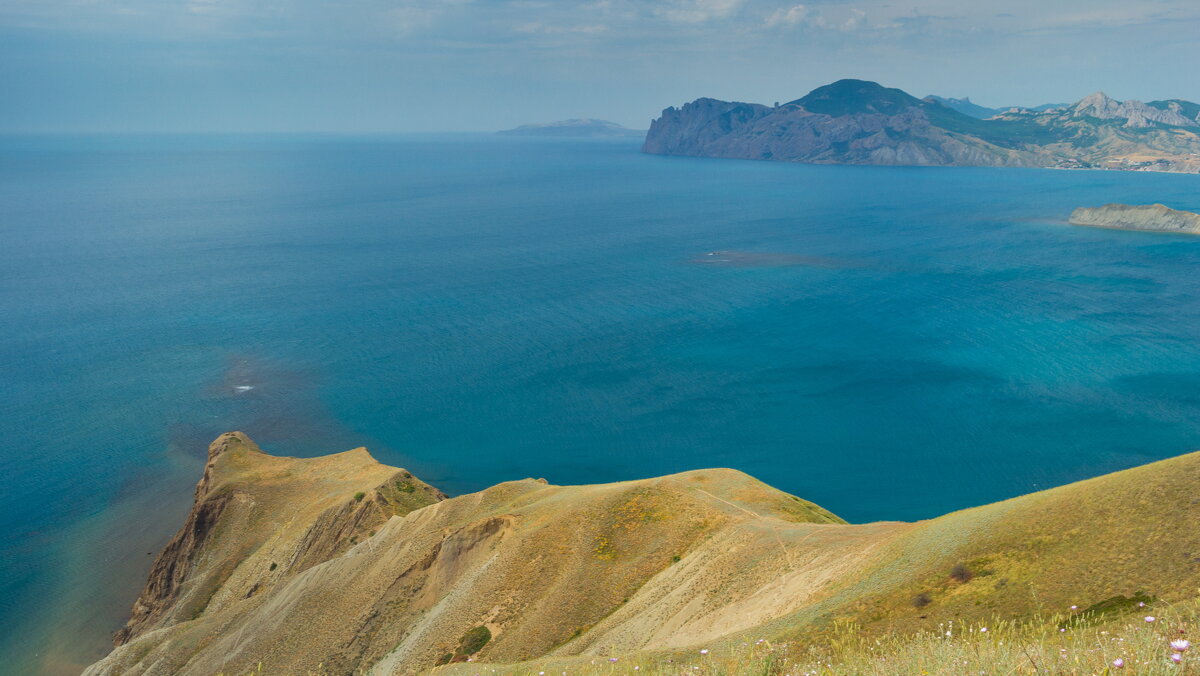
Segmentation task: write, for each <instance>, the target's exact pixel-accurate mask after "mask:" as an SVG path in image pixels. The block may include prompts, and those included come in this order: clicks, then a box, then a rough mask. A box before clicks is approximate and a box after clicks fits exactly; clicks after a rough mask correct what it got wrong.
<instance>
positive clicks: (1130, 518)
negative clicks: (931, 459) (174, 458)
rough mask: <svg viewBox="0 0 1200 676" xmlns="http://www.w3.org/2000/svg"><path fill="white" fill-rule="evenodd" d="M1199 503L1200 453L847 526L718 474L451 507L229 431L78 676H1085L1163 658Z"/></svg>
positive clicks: (367, 463) (1191, 586)
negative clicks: (106, 639)
mask: <svg viewBox="0 0 1200 676" xmlns="http://www.w3.org/2000/svg"><path fill="white" fill-rule="evenodd" d="M1198 483H1200V453H1194V454H1190V455H1185V456H1181V457H1177V458H1174V459H1171V460H1166V461H1162V462H1158V463H1154V464H1151V465H1146V466H1143V467H1137V468H1134V469H1129V470H1126V471H1123V472H1118V473H1116V474H1110V475H1107V476H1103V477H1099V478H1096V479H1091V480H1088V481H1083V482H1080V483H1076V484H1071V485H1068V486H1063V487H1060V488H1054V489H1051V490H1047V491H1044V492H1040V493H1035V494H1031V495H1027V496H1024V497H1020V498H1016V499H1012V500H1008V501H1005V502H1001V503H997V504H992V505H987V506H984V507H979V508H975V509H968V510H965V511H961V512H955V513H952V514H948V515H946V516H943V517H940V518H937V519H933V520H931V521H924V522H919V523H899V522H883V523H869V524H858V525H854V524H848V523H846V522H844V521H843V520H841V519H839V518H838V517H837V516H835V515H833V514H831V513H830V512H828V511H826V510H824V509H822V508H821V507H818V506H817V505H814V504H812V503H810V502H807V501H805V500H803V499H801V498H798V497H795V496H792V495H788V494H786V493H783V492H781V491H778V490H776V489H774V488H771V487H770V486H768V485H766V484H764V483H762V482H759V481H757V480H756V479H753V478H751V477H750V476H747V475H745V474H743V473H741V472H737V471H734V470H730V469H709V470H697V471H691V472H684V473H682V474H675V475H670V476H665V477H659V478H654V479H645V480H640V481H627V482H622V483H614V484H602V485H592V486H556V485H551V484H549V483H547V482H546V481H544V480H540V479H525V480H521V481H510V482H506V483H502V484H498V485H496V486H493V487H491V488H488V489H486V490H484V491H481V492H479V493H473V494H469V495H463V496H459V497H454V498H447V497H446V496H445V495H443V494H441V493H440V492H438V491H437V490H436V489H434V488H432V487H431V486H429V485H427V484H425V483H423V482H422V481H420V480H419V479H417V478H416V477H414V476H412V475H411V474H409V473H408V472H406V471H405V470H402V469H398V468H392V467H387V466H384V465H382V464H380V463H378V462H376V461H375V460H374V459H372V458H371V456H370V455H369V454H368V453H367V451H366V450H365V449H356V450H353V451H348V452H345V453H338V454H335V455H330V456H325V457H319V458H311V459H297V458H283V457H275V456H271V455H268V454H266V453H264V452H262V451H261V450H260V449H259V448H258V447H257V446H256V445H255V444H254V443H253V442H252V441H251V440H250V439H249V438H248V437H246V436H245V435H243V434H241V433H237V432H234V433H229V434H225V435H222V436H221V437H220V438H218V439H217V440H216V441H215V442H213V444H212V445H211V447H210V448H209V455H208V462H207V465H206V466H205V468H204V473H203V477H202V478H201V480H200V482H199V484H198V485H197V487H196V492H195V502H194V505H193V508H192V511H191V515H190V516H189V517H188V518H187V520H186V523H185V524H184V526H183V528H182V529H181V530H180V531H179V533H178V534H177V535H176V536H175V538H174V539H173V540H172V541H171V542H170V543H169V544H168V545H167V546H166V548H165V549H164V550H163V551H162V552H161V553H160V554H159V555H158V558H157V560H156V561H155V562H154V566H153V570H152V572H151V574H150V579H149V580H148V581H147V584H146V587H145V589H144V590H143V591H142V593H141V595H140V597H139V598H138V599H137V600H136V602H135V603H134V605H133V610H132V613H131V617H130V619H129V622H128V624H127V625H126V626H125V628H124V629H122V630H121V631H120V632H119V633H118V634H117V635H116V639H115V643H116V647H115V649H114V650H113V651H112V653H111V654H110V655H108V656H107V657H105V658H104V659H102V660H101V661H99V662H97V663H96V664H94V665H92V666H91V667H89V668H88V669H87V671H86V672H85V673H86V674H88V675H89V676H116V675H117V674H131V673H137V674H218V673H224V674H250V673H254V674H309V673H313V674H316V673H320V674H352V673H353V674H360V673H362V674H375V675H390V674H414V673H424V672H427V671H429V670H433V669H435V668H437V669H438V673H456V674H457V673H464V674H465V673H492V672H493V671H495V672H496V673H520V674H533V673H538V672H539V671H545V672H546V673H551V669H553V673H562V672H567V673H571V674H600V673H604V674H609V673H613V672H612V664H613V663H614V662H620V663H621V665H622V667H625V666H630V667H631V666H633V665H638V667H639V669H641V670H642V673H679V672H680V670H687V669H690V668H691V666H695V667H696V669H702V668H703V669H704V671H702V672H697V673H750V672H751V671H753V673H772V674H773V673H777V672H778V673H801V672H802V671H803V670H804V667H805V666H806V665H810V663H811V666H814V667H816V666H819V667H820V669H821V673H918V671H919V669H917V668H916V667H915V665H916V664H917V663H918V662H920V664H921V665H922V668H928V667H930V663H929V662H928V661H927V660H928V657H927V655H928V654H932V653H931V650H936V651H937V653H936V654H937V655H940V656H941V657H939V658H938V659H945V660H952V661H950V662H947V664H946V665H945V666H949V669H948V670H943V671H937V672H936V673H947V674H949V673H967V672H970V673H976V672H978V671H979V667H981V666H988V667H989V670H988V671H987V673H993V672H992V671H991V670H990V667H994V666H995V665H996V661H999V660H1005V661H1011V664H1006V665H1005V667H1004V668H1005V670H1006V673H1029V672H1028V671H1027V670H1021V669H1020V668H1019V667H1017V666H1014V665H1020V664H1023V662H1021V660H1023V659H1025V658H1024V657H1023V655H1032V656H1034V658H1035V659H1048V658H1045V657H1043V655H1045V654H1048V655H1050V658H1054V659H1057V658H1058V656H1059V651H1060V649H1061V650H1068V649H1070V650H1072V651H1074V650H1075V647H1074V643H1073V642H1074V641H1079V642H1080V648H1079V650H1078V655H1079V657H1078V659H1080V660H1084V662H1081V663H1080V664H1082V665H1083V666H1080V667H1079V668H1080V669H1082V671H1080V673H1098V672H1099V671H1102V670H1103V668H1104V666H1105V663H1106V661H1107V660H1111V659H1112V657H1111V656H1109V655H1108V654H1107V652H1105V651H1099V652H1097V651H1096V650H1095V646H1096V645H1097V644H1098V642H1099V640H1100V639H1099V637H1098V633H1097V632H1100V631H1104V632H1106V633H1110V632H1111V633H1112V634H1113V635H1117V634H1120V635H1121V636H1122V637H1125V636H1128V637H1130V641H1129V642H1128V643H1122V644H1121V645H1114V649H1116V648H1120V649H1121V650H1122V651H1124V652H1123V653H1122V654H1124V655H1127V656H1128V659H1132V658H1133V654H1134V653H1133V652H1131V651H1135V650H1139V649H1144V650H1145V651H1148V653H1149V654H1151V656H1152V657H1153V658H1154V659H1158V660H1165V659H1166V658H1167V656H1168V655H1169V651H1168V650H1167V648H1166V643H1165V642H1164V641H1163V640H1162V639H1161V638H1160V637H1159V636H1158V634H1157V633H1155V627H1154V626H1150V627H1149V628H1143V627H1144V625H1147V622H1145V621H1143V619H1142V616H1144V615H1145V616H1147V617H1148V618H1149V617H1150V616H1160V615H1163V614H1164V613H1175V614H1177V615H1180V616H1181V617H1182V616H1183V615H1181V614H1184V613H1187V612H1190V611H1189V610H1188V609H1194V608H1195V601H1196V598H1197V592H1196V589H1197V587H1198V585H1200V531H1197V530H1196V529H1195V528H1191V527H1190V526H1189V525H1188V524H1192V523H1195V522H1196V521H1197V520H1198V519H1200V501H1197V500H1196V499H1195V489H1196V486H1197V485H1198ZM1187 617H1189V618H1192V616H1190V615H1189V616H1187ZM1192 619H1194V618H1192ZM1188 621H1191V620H1190V619H1189V620H1188ZM995 623H999V624H995ZM1171 626H1172V627H1174V626H1175V625H1174V624H1172V625H1171ZM1179 626H1183V625H1182V624H1180V625H1179ZM981 627H982V628H987V627H991V628H992V630H993V632H992V633H991V634H986V633H983V632H985V631H986V630H985V629H981ZM1163 630H1164V631H1166V630H1167V627H1166V626H1164V627H1163ZM1060 631H1061V632H1067V633H1066V634H1065V635H1064V634H1060ZM1139 632H1140V633H1139ZM1171 632H1172V635H1174V633H1173V632H1174V630H1173V629H1172V630H1171ZM1143 635H1144V636H1143ZM1039 637H1040V638H1039ZM1138 637H1143V638H1144V639H1145V640H1143V639H1142V638H1138ZM877 641H879V642H877ZM922 641H925V642H936V643H937V647H936V648H931V647H930V645H925V644H923V643H921V642H922ZM1103 641H1104V644H1105V645H1106V646H1107V645H1109V644H1110V640H1109V639H1108V638H1104V639H1103ZM1138 641H1141V643H1138ZM1143 643H1144V644H1145V647H1144V648H1138V647H1137V646H1141V645H1143ZM931 645H932V644H931ZM839 646H840V647H839ZM1006 646H1007V647H1006ZM868 648H869V650H868ZM831 650H834V651H840V652H836V654H835V653H833V652H830V651H831ZM956 651H958V652H956ZM1005 651H1007V652H1005ZM905 655H908V657H905ZM1070 657H1071V658H1072V659H1075V658H1076V653H1074V652H1072V653H1071V655H1070ZM1147 659H1149V657H1147ZM1189 659H1190V655H1189ZM813 660H817V662H813ZM872 660H885V661H884V662H871V661H872ZM906 660H912V661H911V663H910V662H907V661H906ZM923 660H925V661H923ZM971 660H974V661H975V662H972V663H971V664H972V666H971V668H970V669H968V668H966V667H963V666H962V664H964V663H967V662H970V661H971ZM980 660H984V661H985V662H987V664H984V662H980ZM466 661H471V662H472V664H471V665H469V666H470V670H457V671H456V669H458V666H461V667H466V666H468V665H458V664H457V663H460V662H466ZM843 662H847V663H850V666H846V667H842V670H841V671H838V670H837V669H838V667H833V668H832V669H830V670H827V669H826V664H829V665H831V666H832V665H835V664H842V663H843ZM1093 663H1094V664H1093ZM855 664H857V665H858V666H854V665H855ZM871 664H875V665H876V666H875V667H871V666H870V665H871ZM439 665H449V666H445V667H441V668H438V667H439ZM483 665H487V666H486V668H485V667H484V666H483ZM641 665H645V666H641ZM771 665H774V667H772V666H771ZM789 665H791V666H789ZM950 665H953V666H950ZM1087 665H1092V666H1087ZM910 666H911V667H912V669H911V670H910V669H909V667H910ZM1093 667H1094V668H1093ZM784 668H786V669H794V670H790V671H787V672H784V671H778V670H779V669H784ZM622 673H625V672H622ZM629 673H634V671H632V670H631V671H629ZM687 673H693V672H692V671H688V672H687ZM1072 673H1074V672H1072Z"/></svg>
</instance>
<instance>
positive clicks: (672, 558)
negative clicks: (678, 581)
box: [671, 554, 683, 563]
mask: <svg viewBox="0 0 1200 676" xmlns="http://www.w3.org/2000/svg"><path fill="white" fill-rule="evenodd" d="M682 560H683V559H681V558H679V555H678V554H676V555H675V556H672V557H671V561H673V562H675V563H679V562H680V561H682Z"/></svg>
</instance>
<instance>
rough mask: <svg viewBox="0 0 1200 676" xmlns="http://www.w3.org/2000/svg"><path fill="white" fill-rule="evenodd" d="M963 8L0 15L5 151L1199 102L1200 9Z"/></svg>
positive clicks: (10, 3) (443, 1)
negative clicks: (33, 138) (273, 136)
mask: <svg viewBox="0 0 1200 676" xmlns="http://www.w3.org/2000/svg"><path fill="white" fill-rule="evenodd" d="M959 4H960V3H954V2H951V1H950V0H917V1H914V2H912V3H902V4H897V3H889V2H886V1H885V0H865V1H862V2H843V1H840V0H823V1H818V2H808V3H803V4H798V3H795V2H794V1H790V0H783V1H778V0H664V1H661V2H644V1H638V0H567V1H565V2H558V3H551V2H541V1H538V0H504V1H489V0H395V1H393V2H385V1H382V0H360V1H357V2H351V3H341V4H338V3H333V2H328V1H327V0H290V1H288V0H281V1H279V2H273V3H265V2H258V3H255V2H246V1H244V0H185V1H183V2H180V3H177V4H173V5H169V6H168V5H164V4H162V3H155V2H151V1H150V0H93V1H91V2H87V3H82V4H81V3H77V2H74V1H73V0H43V1H41V2H37V3H30V2H26V1H23V0H0V86H2V87H3V91H4V92H5V96H4V97H3V98H2V99H0V132H5V133H54V132H118V133H129V132H133V133H137V132H167V133H181V132H182V133H187V132H285V133H291V132H331V133H377V132H383V133H393V132H399V133H405V132H456V131H494V130H498V129H505V128H510V127H515V126H518V125H521V124H527V123H537V122H548V121H554V120H561V119H568V118H580V117H590V118H598V119H605V120H611V121H614V122H618V123H620V124H623V125H625V126H628V127H631V128H635V129H644V128H646V126H647V125H648V124H649V122H650V120H651V119H653V118H654V117H656V116H657V115H658V114H659V112H660V111H661V110H662V109H663V108H665V107H667V106H672V105H679V104H681V103H684V102H686V101H690V100H693V99H696V98H698V97H702V96H710V97H714V98H721V99H729V100H741V101H751V102H760V103H767V104H770V103H772V102H774V101H787V100H791V99H794V98H797V97H799V96H802V95H803V94H805V93H807V92H808V91H809V90H811V89H813V88H814V87H817V86H820V85H822V84H826V83H828V82H831V81H834V80H837V79H841V78H845V77H854V78H861V79H867V80H874V81H877V82H880V83H881V84H883V85H885V86H889V87H899V88H901V89H904V90H905V91H908V92H909V93H911V94H913V95H914V96H925V95H927V94H937V95H941V96H948V97H964V96H969V97H970V98H971V100H972V101H974V102H976V103H978V104H980V105H985V106H992V107H995V106H1009V105H1023V106H1034V105H1039V104H1043V103H1051V102H1067V101H1074V100H1078V99H1079V98H1082V97H1083V96H1086V95H1087V94H1090V93H1091V92H1094V91H1097V90H1103V91H1105V92H1106V93H1108V94H1110V95H1111V96H1114V97H1115V98H1118V99H1122V100H1126V99H1139V100H1154V99H1164V98H1184V99H1191V100H1200V81H1197V79H1196V78H1195V77H1194V75H1193V74H1192V73H1191V72H1190V71H1191V70H1192V69H1193V68H1194V66H1193V64H1195V63H1196V62H1198V61H1200V41H1196V40H1194V35H1196V34H1198V33H1200V5H1196V4H1195V3H1188V2H1184V1H1183V0H1154V1H1150V2H1140V3H1136V5H1133V6H1131V5H1130V3H1123V2H1116V1H1115V0H1064V1H1062V2H1058V3H1053V5H1052V6H1051V3H1043V2H1035V1H1033V0H1005V1H1003V2H983V3H976V4H975V5H972V6H970V7H961V6H959ZM1111 45H1125V46H1126V47H1123V48H1122V49H1113V48H1111V47H1110V46H1111ZM1130 45H1132V47H1128V46H1130Z"/></svg>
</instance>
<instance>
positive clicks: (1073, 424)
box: [0, 134, 1200, 675]
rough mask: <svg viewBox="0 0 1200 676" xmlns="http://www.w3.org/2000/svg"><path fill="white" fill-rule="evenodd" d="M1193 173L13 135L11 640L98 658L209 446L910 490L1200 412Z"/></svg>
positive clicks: (5, 433)
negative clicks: (1109, 219) (1146, 225)
mask: <svg viewBox="0 0 1200 676" xmlns="http://www.w3.org/2000/svg"><path fill="white" fill-rule="evenodd" d="M1110 202H1124V203H1137V204H1141V203H1155V202H1162V203H1165V204H1168V205H1170V206H1172V207H1176V208H1184V209H1200V176H1195V175H1172V174H1159V173H1134V172H1103V171H1054V170H1032V169H991V168H913V167H851V166H812V165H801V164H786V163H773V162H754V161H738V160H716V159H698V158H681V157H660V156H653V155H646V154H643V153H641V152H640V148H639V142H638V141H637V140H636V139H633V140H629V139H619V140H565V139H529V138H524V139H517V138H506V137H497V136H491V135H486V134H459V135H423V136H389V135H383V136H337V135H297V136H289V135H264V136H256V135H191V136H187V135H185V136H169V135H168V136H162V135H160V136H86V135H78V136H7V137H2V138H0V329H2V330H0V433H2V437H0V665H3V666H2V667H0V671H3V672H4V673H14V674H17V673H19V674H51V675H57V674H75V673H78V672H79V671H80V670H81V668H82V667H83V666H84V665H86V664H88V663H90V662H91V661H94V660H96V659H98V658H100V657H102V656H103V655H104V654H105V653H106V652H107V650H108V649H109V647H110V642H109V641H110V638H109V637H110V635H111V633H112V632H113V631H114V630H116V629H117V628H118V627H120V625H121V624H122V623H123V621H124V619H125V616H126V614H127V612H128V609H129V607H130V604H131V603H132V602H133V600H134V598H135V597H136V595H137V593H138V591H139V589H140V588H141V585H142V584H143V582H144V579H145V575H146V573H147V571H148V570H149V567H150V563H151V561H152V560H153V555H154V554H155V553H157V551H158V549H159V548H161V547H162V545H163V544H164V543H165V542H166V541H167V539H168V538H169V537H170V535H171V534H172V533H173V532H174V531H175V530H176V529H177V528H178V527H179V526H180V525H181V524H182V522H183V519H184V517H185V516H186V514H187V511H188V508H189V506H190V501H191V490H192V486H193V485H194V484H195V482H196V480H197V479H198V478H199V474H200V470H201V468H202V465H203V462H204V457H205V449H206V447H207V444H208V443H209V442H210V441H211V440H212V439H213V438H214V437H216V436H217V435H218V434H220V433H221V432H224V431H228V430H242V431H244V432H246V433H247V434H249V435H250V436H251V437H252V438H253V439H255V440H256V441H257V442H258V443H259V444H260V445H261V446H262V447H263V448H264V449H265V450H267V451H268V452H270V453H275V454H281V455H291V456H314V455H319V454H324V453H329V452H336V451H342V450H346V449H349V448H353V447H357V446H366V447H367V448H368V449H370V451H371V453H372V454H373V455H374V456H375V457H376V458H378V459H379V460H380V461H382V462H384V463H388V464H391V465H395V466H401V467H404V468H406V469H408V470H410V471H412V472H414V473H415V474H416V475H417V476H419V477H421V478H422V479H424V480H426V481H428V482H429V483H432V484H433V485H435V486H437V487H438V488H441V489H442V490H444V491H446V492H448V493H450V494H452V495H459V494H463V493H468V492H471V491H476V490H479V489H482V488H484V487H486V486H489V485H491V484H494V483H496V482H500V481H505V480H510V479H520V478H524V477H540V478H545V479H547V480H548V481H550V482H552V483H557V484H578V483H596V482H609V481H621V480H626V479H637V478H642V477H650V476H655V475H661V474H666V473H670V472H680V471H684V470H690V469H696V468H704V467H732V468H736V469H739V470H742V471H744V472H748V473H750V474H752V475H753V476H755V477H757V478H759V479H761V480H762V481H764V482H766V483H769V484H771V485H773V486H776V487H778V488H780V489H782V490H784V491H788V492H790V493H793V494H795V495H798V496H801V497H803V498H806V499H808V500H812V501H814V502H816V503H818V504H820V505H822V506H824V507H826V508H828V509H830V510H831V511H833V512H834V513H836V514H838V515H840V516H842V517H843V518H845V519H847V520H849V521H852V522H866V521H873V520H915V519H926V518H931V517H935V516H938V515H940V514H943V513H946V512H948V511H951V510H956V509H961V508H966V507H970V506H973V505H978V504H982V503H987V502H992V501H996V500H1003V499H1006V498H1010V497H1013V496H1016V495H1020V494H1023V493H1028V492H1030V491H1037V490H1041V489H1046V488H1050V487H1053V486H1057V485H1061V484H1064V483H1067V482H1071V481H1076V480H1080V479H1085V478H1087V477H1092V476H1096V475H1099V474H1103V473H1107V472H1112V471H1115V470H1120V469H1123V468H1127V467H1131V466H1134V465H1138V464H1142V463H1146V462H1150V461H1153V460H1158V459H1161V458H1167V457H1170V456H1174V455H1178V454H1182V453H1186V452H1189V451H1192V450H1195V449H1197V448H1200V340H1198V338H1200V274H1197V272H1198V270H1200V238H1197V237H1188V236H1176V235H1162V234H1152V233H1135V232H1121V231H1113V230H1099V229H1088V228H1080V227H1073V226H1070V225H1068V224H1067V218H1068V216H1069V214H1070V213H1071V210H1072V209H1074V208H1075V207H1078V206H1084V205H1100V204H1105V203H1110Z"/></svg>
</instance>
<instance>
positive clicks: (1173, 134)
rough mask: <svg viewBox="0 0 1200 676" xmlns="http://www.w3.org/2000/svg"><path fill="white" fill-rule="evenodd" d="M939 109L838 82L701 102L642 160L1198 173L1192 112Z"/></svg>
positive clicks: (651, 139) (1196, 114) (1087, 102)
mask: <svg viewBox="0 0 1200 676" xmlns="http://www.w3.org/2000/svg"><path fill="white" fill-rule="evenodd" d="M943 101H945V100H941V99H938V98H937V97H927V98H925V99H918V98H916V97H914V96H911V95H909V94H908V93H906V92H904V91H902V90H899V89H892V88H887V87H883V86H882V85H879V84H878V83H875V82H869V81H865V80H839V81H838V82H834V83H832V84H829V85H825V86H823V87H818V88H817V89H814V90H813V91H812V92H810V93H809V94H807V95H806V96H803V97H801V98H799V99H796V100H794V101H791V102H789V103H786V104H783V105H776V106H771V107H768V106H764V105H760V104H754V103H739V102H729V101H719V100H716V99H709V98H702V99H697V100H696V101H693V102H691V103H688V104H685V105H684V106H683V107H682V108H674V107H671V108H667V109H666V110H664V111H663V113H662V115H661V117H659V118H658V119H656V120H654V122H653V123H651V125H650V131H649V132H648V134H647V136H646V142H645V145H644V146H643V150H644V151H645V152H647V153H653V154H660V155H688V156H696V157H724V158H737V159H764V160H777V161H789V162H810V163H817V164H884V165H937V166H1010V167H1060V168H1101V169H1127V170H1158V171H1179V172H1200V105H1198V104H1195V103H1192V102H1189V101H1183V100H1177V99H1175V100H1166V101H1152V102H1150V103H1142V102H1139V101H1125V102H1121V101H1116V100H1115V99H1112V98H1110V97H1108V96H1106V95H1104V94H1103V93H1099V92H1098V93H1096V94H1093V95H1091V96H1088V97H1086V98H1084V99H1082V100H1081V101H1079V102H1078V103H1075V104H1073V105H1070V106H1065V107H1050V108H1046V107H1042V109H1040V110H1038V109H1024V108H1013V109H1009V110H1007V111H1004V112H1000V113H998V114H996V115H994V116H991V117H989V118H988V119H980V117H981V116H982V115H983V114H984V113H980V112H979V111H978V110H974V109H967V110H968V111H969V112H970V111H972V110H974V112H975V113H976V114H975V116H972V115H969V114H964V113H963V112H960V110H962V109H965V106H964V105H962V104H963V103H964V102H961V101H958V102H947V103H943ZM972 105H973V104H972ZM984 112H986V111H984Z"/></svg>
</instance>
